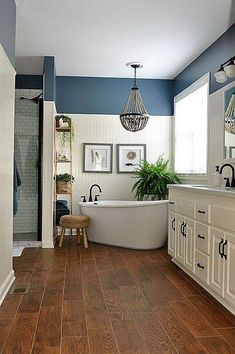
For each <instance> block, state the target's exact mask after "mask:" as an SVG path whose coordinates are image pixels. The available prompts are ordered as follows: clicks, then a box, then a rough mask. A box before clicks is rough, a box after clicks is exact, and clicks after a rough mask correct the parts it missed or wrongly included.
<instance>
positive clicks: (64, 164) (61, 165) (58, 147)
mask: <svg viewBox="0 0 235 354" xmlns="http://www.w3.org/2000/svg"><path fill="white" fill-rule="evenodd" d="M55 125H56V120H55ZM62 133H65V134H68V135H69V136H68V137H66V139H64V146H62V144H60V143H59V141H60V134H62ZM54 141H55V158H54V164H55V180H56V175H57V174H63V173H69V174H70V175H71V176H72V174H73V171H72V128H71V127H68V128H63V127H56V126H55V128H54ZM62 152H65V153H66V154H68V155H69V159H68V160H65V159H64V160H60V159H58V153H62ZM72 188H73V187H72ZM58 199H66V200H67V201H68V208H69V210H70V214H72V203H73V191H71V192H67V193H57V190H56V183H55V192H54V200H55V215H56V201H57V200H58ZM55 229H57V227H55ZM55 237H57V230H56V232H55Z"/></svg>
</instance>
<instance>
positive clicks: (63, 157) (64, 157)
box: [56, 151, 70, 162]
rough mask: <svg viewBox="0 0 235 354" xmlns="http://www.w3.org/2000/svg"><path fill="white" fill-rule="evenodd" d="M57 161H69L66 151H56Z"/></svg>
mask: <svg viewBox="0 0 235 354" xmlns="http://www.w3.org/2000/svg"><path fill="white" fill-rule="evenodd" d="M56 159H57V162H70V157H69V152H68V151H57V152H56Z"/></svg>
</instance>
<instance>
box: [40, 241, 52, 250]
mask: <svg viewBox="0 0 235 354" xmlns="http://www.w3.org/2000/svg"><path fill="white" fill-rule="evenodd" d="M42 248H54V243H53V241H42Z"/></svg>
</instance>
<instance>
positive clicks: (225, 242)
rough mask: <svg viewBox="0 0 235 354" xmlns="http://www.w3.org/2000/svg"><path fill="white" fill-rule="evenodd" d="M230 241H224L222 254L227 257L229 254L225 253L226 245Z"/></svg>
mask: <svg viewBox="0 0 235 354" xmlns="http://www.w3.org/2000/svg"><path fill="white" fill-rule="evenodd" d="M227 243H228V241H227V240H225V241H224V243H223V248H222V254H223V256H224V258H225V259H227V255H226V254H225V253H224V247H225V246H226V245H227Z"/></svg>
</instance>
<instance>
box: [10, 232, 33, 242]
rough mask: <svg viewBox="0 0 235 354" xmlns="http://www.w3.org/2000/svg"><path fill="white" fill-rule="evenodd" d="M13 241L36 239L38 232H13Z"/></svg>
mask: <svg viewBox="0 0 235 354" xmlns="http://www.w3.org/2000/svg"><path fill="white" fill-rule="evenodd" d="M13 240H14V241H37V240H38V234H37V233H36V232H22V233H14V234H13Z"/></svg>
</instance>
